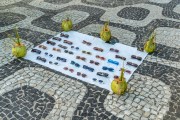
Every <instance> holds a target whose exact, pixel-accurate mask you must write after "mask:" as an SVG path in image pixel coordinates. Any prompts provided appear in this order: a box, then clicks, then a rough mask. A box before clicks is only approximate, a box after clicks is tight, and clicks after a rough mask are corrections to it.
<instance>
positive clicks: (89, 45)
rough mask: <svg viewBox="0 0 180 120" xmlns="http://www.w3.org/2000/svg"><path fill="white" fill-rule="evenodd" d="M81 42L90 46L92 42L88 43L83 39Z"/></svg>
mask: <svg viewBox="0 0 180 120" xmlns="http://www.w3.org/2000/svg"><path fill="white" fill-rule="evenodd" d="M82 43H83V44H86V45H88V46H90V45H91V44H92V43H90V42H87V41H85V40H83V42H82Z"/></svg>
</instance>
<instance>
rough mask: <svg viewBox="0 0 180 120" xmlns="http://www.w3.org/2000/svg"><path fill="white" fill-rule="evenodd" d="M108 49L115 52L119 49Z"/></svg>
mask: <svg viewBox="0 0 180 120" xmlns="http://www.w3.org/2000/svg"><path fill="white" fill-rule="evenodd" d="M109 50H110V51H112V52H116V53H118V52H119V50H118V49H114V48H110V49H109Z"/></svg>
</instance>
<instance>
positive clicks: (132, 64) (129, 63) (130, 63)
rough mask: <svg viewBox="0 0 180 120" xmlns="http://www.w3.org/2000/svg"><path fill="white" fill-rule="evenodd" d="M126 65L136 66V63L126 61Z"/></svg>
mask: <svg viewBox="0 0 180 120" xmlns="http://www.w3.org/2000/svg"><path fill="white" fill-rule="evenodd" d="M127 65H130V66H133V67H138V65H137V64H135V63H132V62H127Z"/></svg>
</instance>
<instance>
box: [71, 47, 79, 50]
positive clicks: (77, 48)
mask: <svg viewBox="0 0 180 120" xmlns="http://www.w3.org/2000/svg"><path fill="white" fill-rule="evenodd" d="M71 48H74V49H76V50H79V47H74V46H71Z"/></svg>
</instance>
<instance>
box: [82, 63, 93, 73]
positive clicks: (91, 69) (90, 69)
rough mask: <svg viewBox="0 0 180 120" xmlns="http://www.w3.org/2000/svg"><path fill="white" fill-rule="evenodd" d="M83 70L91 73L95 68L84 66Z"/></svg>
mask: <svg viewBox="0 0 180 120" xmlns="http://www.w3.org/2000/svg"><path fill="white" fill-rule="evenodd" d="M83 68H84V69H87V70H89V71H90V72H93V71H94V69H93V68H91V67H88V66H87V65H83Z"/></svg>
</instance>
